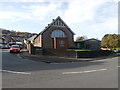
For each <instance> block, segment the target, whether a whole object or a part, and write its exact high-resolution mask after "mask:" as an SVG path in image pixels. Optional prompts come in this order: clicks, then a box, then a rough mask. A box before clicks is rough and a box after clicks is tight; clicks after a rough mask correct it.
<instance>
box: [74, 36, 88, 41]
mask: <svg viewBox="0 0 120 90" xmlns="http://www.w3.org/2000/svg"><path fill="white" fill-rule="evenodd" d="M85 39H87V37H86V36H78V37H77V38H76V41H80V40H85Z"/></svg>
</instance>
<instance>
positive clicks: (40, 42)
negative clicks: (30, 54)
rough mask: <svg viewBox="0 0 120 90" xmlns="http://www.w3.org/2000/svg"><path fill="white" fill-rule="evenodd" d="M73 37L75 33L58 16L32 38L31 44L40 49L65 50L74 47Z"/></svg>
mask: <svg viewBox="0 0 120 90" xmlns="http://www.w3.org/2000/svg"><path fill="white" fill-rule="evenodd" d="M74 35H75V33H74V32H73V31H72V30H71V29H70V28H69V26H68V25H67V24H66V23H65V22H64V21H63V20H62V19H61V18H60V16H58V17H57V18H56V19H53V20H52V23H50V24H48V26H47V27H45V29H44V30H43V31H42V32H40V33H39V34H38V35H37V36H36V37H35V38H34V40H33V42H34V43H33V44H34V46H37V47H41V48H53V49H67V48H69V47H73V46H74Z"/></svg>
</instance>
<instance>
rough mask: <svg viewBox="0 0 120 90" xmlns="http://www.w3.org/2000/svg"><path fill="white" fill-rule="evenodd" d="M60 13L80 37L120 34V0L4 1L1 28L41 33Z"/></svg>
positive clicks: (0, 12) (0, 10) (1, 6)
mask: <svg viewBox="0 0 120 90" xmlns="http://www.w3.org/2000/svg"><path fill="white" fill-rule="evenodd" d="M57 16H60V17H61V18H62V19H63V20H64V21H65V22H66V24H67V25H68V26H69V27H70V28H71V29H72V30H73V32H75V34H76V35H75V38H76V37H77V36H87V37H88V38H97V39H100V40H101V39H102V37H103V36H104V35H105V34H114V33H118V0H1V1H0V28H5V29H9V30H16V31H22V32H31V33H39V32H41V31H42V30H43V29H44V28H45V26H47V24H49V23H51V22H52V19H55V18H57Z"/></svg>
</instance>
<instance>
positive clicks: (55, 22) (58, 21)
mask: <svg viewBox="0 0 120 90" xmlns="http://www.w3.org/2000/svg"><path fill="white" fill-rule="evenodd" d="M51 26H58V27H59V26H60V27H66V28H67V29H68V30H69V31H70V32H71V33H72V34H74V35H75V33H74V32H73V31H72V30H71V29H70V28H69V26H68V25H67V24H66V23H65V22H64V21H63V20H62V19H61V18H60V16H58V17H57V18H56V19H53V22H52V23H50V24H48V26H47V27H45V29H44V30H43V31H42V32H40V33H39V34H38V35H37V36H36V37H35V38H37V37H38V36H39V35H40V34H43V33H44V32H45V31H46V30H48V29H49V28H50V27H51ZM35 38H34V39H35Z"/></svg>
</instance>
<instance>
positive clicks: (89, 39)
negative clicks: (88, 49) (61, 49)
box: [75, 38, 101, 43]
mask: <svg viewBox="0 0 120 90" xmlns="http://www.w3.org/2000/svg"><path fill="white" fill-rule="evenodd" d="M90 40H95V41H99V42H101V41H100V40H98V39H94V38H92V39H85V40H79V41H75V42H76V43H78V42H85V41H90Z"/></svg>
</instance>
